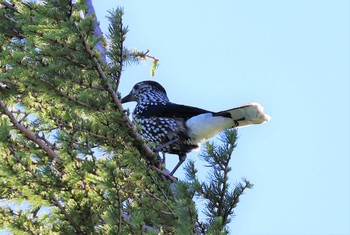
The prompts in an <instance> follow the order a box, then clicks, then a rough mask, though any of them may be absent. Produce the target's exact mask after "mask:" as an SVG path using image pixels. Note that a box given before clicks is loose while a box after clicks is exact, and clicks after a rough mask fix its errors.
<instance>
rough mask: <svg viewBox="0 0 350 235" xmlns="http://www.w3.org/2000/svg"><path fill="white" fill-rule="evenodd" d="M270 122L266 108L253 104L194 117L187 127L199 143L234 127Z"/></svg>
mask: <svg viewBox="0 0 350 235" xmlns="http://www.w3.org/2000/svg"><path fill="white" fill-rule="evenodd" d="M228 113H230V114H231V118H230V117H228V116H227V114H228ZM268 120H270V117H269V116H268V115H266V114H264V108H263V107H262V106H261V105H260V104H258V103H251V104H247V105H244V106H241V107H237V108H234V109H229V110H226V111H222V112H218V113H215V114H213V113H203V114H200V115H197V116H194V117H192V118H190V119H188V120H187V122H186V125H187V127H188V128H189V129H190V130H191V134H192V136H191V137H192V138H193V139H194V140H196V141H198V142H199V141H201V140H203V139H209V138H211V137H213V136H214V135H216V134H218V133H220V132H221V131H223V130H226V129H230V128H232V127H243V126H249V125H252V124H261V123H264V122H267V121H268ZM237 124H238V125H237Z"/></svg>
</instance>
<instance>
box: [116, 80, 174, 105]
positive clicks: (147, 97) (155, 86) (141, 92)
mask: <svg viewBox="0 0 350 235" xmlns="http://www.w3.org/2000/svg"><path fill="white" fill-rule="evenodd" d="M131 101H136V102H142V101H151V102H157V101H166V102H167V101H169V100H168V97H167V94H166V91H165V89H164V87H162V86H161V85H160V84H159V83H158V82H154V81H142V82H139V83H136V84H135V85H134V87H133V88H132V90H131V91H130V93H129V94H128V95H127V96H125V97H124V98H123V99H122V100H121V102H122V103H127V102H131Z"/></svg>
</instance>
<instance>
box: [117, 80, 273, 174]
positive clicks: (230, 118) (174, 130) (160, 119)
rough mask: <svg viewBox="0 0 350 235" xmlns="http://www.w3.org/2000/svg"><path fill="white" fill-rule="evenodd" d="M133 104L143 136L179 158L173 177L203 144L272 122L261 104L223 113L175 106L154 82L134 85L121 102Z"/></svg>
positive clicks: (135, 118) (156, 148) (155, 149)
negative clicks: (225, 132) (227, 132)
mask: <svg viewBox="0 0 350 235" xmlns="http://www.w3.org/2000/svg"><path fill="white" fill-rule="evenodd" d="M130 101H136V102H137V105H136V107H135V109H134V111H133V113H132V116H133V120H134V122H136V124H139V125H141V135H142V136H143V137H144V138H145V139H147V140H148V141H150V142H151V143H153V144H154V146H155V148H154V151H161V152H163V153H170V154H177V155H178V156H179V162H178V164H177V165H176V166H175V168H174V169H173V170H172V172H171V173H170V174H171V175H173V174H174V173H175V171H176V170H177V169H178V167H179V166H180V165H181V164H182V163H183V162H184V161H185V159H186V154H187V153H189V152H190V151H192V150H194V149H197V148H199V144H200V142H201V141H203V140H206V139H209V138H211V137H213V136H215V135H216V134H218V133H220V132H222V131H223V130H226V129H230V128H236V127H243V126H249V125H252V124H261V123H264V122H267V121H268V120H269V119H270V117H269V116H268V115H266V114H264V113H263V107H262V106H261V105H260V104H258V103H250V104H246V105H243V106H240V107H236V108H232V109H228V110H225V111H220V112H212V111H208V110H205V109H200V108H196V107H191V106H186V105H181V104H175V103H172V102H170V101H169V99H168V96H167V94H166V91H165V89H164V88H163V87H162V86H161V85H160V84H159V83H157V82H154V81H142V82H139V83H137V84H135V85H134V87H133V88H132V90H131V91H130V93H129V94H128V95H127V96H125V97H124V98H123V99H122V100H121V102H122V103H126V102H130Z"/></svg>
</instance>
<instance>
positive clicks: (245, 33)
mask: <svg viewBox="0 0 350 235" xmlns="http://www.w3.org/2000/svg"><path fill="white" fill-rule="evenodd" d="M117 6H122V7H124V10H125V17H124V22H125V24H126V25H129V29H130V32H129V33H128V35H127V39H126V42H125V45H126V46H127V47H128V48H137V49H139V50H144V51H145V50H147V49H149V50H150V55H152V56H155V57H157V58H159V59H160V67H159V68H158V69H157V71H156V76H155V77H154V78H151V77H150V73H149V69H150V64H149V63H141V64H140V65H137V66H129V67H128V68H127V70H126V71H125V72H124V75H123V78H122V79H123V80H122V81H121V85H120V91H121V92H122V94H123V95H124V94H126V93H128V92H129V90H130V89H131V87H132V86H133V85H134V84H135V83H136V82H139V81H141V80H149V79H155V80H156V81H158V82H160V83H161V84H162V85H163V86H164V87H165V88H166V90H167V92H168V95H169V98H170V100H171V101H173V102H176V103H182V104H187V105H192V106H197V107H201V108H205V109H209V110H213V111H220V110H224V109H228V108H232V107H235V106H238V105H242V104H245V103H248V102H259V103H261V104H262V105H263V106H264V107H265V111H266V113H267V114H269V115H271V116H272V120H271V121H270V122H269V123H267V124H264V125H260V126H253V127H249V128H244V129H240V130H239V136H240V139H239V141H238V147H237V150H236V151H235V152H234V159H233V161H232V165H231V166H232V168H233V172H232V174H231V179H232V182H233V183H234V182H237V181H239V180H240V179H241V177H246V178H248V179H249V180H250V181H251V182H252V183H254V188H253V190H249V191H247V192H246V194H245V195H244V196H243V197H242V200H241V202H240V203H239V205H238V207H237V209H236V215H237V216H236V217H235V218H234V220H233V222H232V223H231V224H230V230H231V233H232V234H235V235H265V234H266V235H288V234H291V235H292V234H293V235H311V234H315V235H316V234H317V235H335V234H337V235H346V234H349V233H350V232H349V221H350V220H349V120H350V119H349V106H350V105H349V3H348V1H345V0H338V1H323V0H318V1H316V0H309V1H301V0H294V1H291V0H289V1H287V0H286V1H273V0H265V1H228V0H222V1H220V3H218V2H214V1H199V0H193V1H184V0H180V1H171V2H170V1H160V0H158V1H152V0H150V1H112V0H104V1H98V4H97V1H96V3H95V8H96V12H97V14H98V18H99V20H100V22H101V27H102V30H103V31H104V32H107V30H106V28H107V20H106V18H105V15H106V11H107V10H108V9H112V8H115V7H117ZM127 107H129V108H131V109H132V108H133V105H130V106H127ZM197 155H198V153H191V154H190V158H191V159H198V157H197ZM167 159H168V160H169V161H170V162H169V163H168V164H169V168H172V167H171V166H172V164H175V163H176V162H177V157H175V156H174V157H173V158H172V157H170V156H169V157H168V158H167ZM198 168H199V171H200V174H202V175H203V176H205V175H206V171H207V169H205V168H204V167H201V164H200V162H199V161H198ZM177 176H178V177H180V178H181V177H182V175H181V171H179V172H177Z"/></svg>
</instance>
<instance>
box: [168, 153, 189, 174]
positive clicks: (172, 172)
mask: <svg viewBox="0 0 350 235" xmlns="http://www.w3.org/2000/svg"><path fill="white" fill-rule="evenodd" d="M186 157H187V156H186V154H183V155H179V162H178V163H177V164H176V166H175V167H174V169H173V170H172V171H171V172H170V175H173V174H174V173H175V171H176V170H177V169H178V168H179V167H180V166H181V164H182V163H183V162H184V161H185V160H186Z"/></svg>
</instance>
